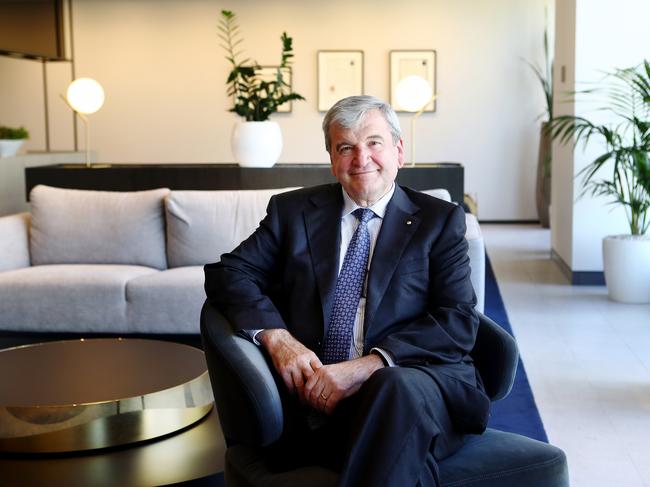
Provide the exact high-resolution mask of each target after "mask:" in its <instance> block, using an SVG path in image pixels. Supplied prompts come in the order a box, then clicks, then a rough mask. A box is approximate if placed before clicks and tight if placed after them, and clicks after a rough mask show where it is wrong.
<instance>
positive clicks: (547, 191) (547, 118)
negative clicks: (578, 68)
mask: <svg viewBox="0 0 650 487" xmlns="http://www.w3.org/2000/svg"><path fill="white" fill-rule="evenodd" d="M545 14H546V13H545ZM547 23H548V21H547ZM527 64H528V66H530V68H531V69H532V70H533V72H534V73H535V77H536V78H537V80H538V81H539V84H540V86H541V88H542V90H543V92H544V100H545V102H546V110H545V111H544V113H542V114H541V115H540V116H539V118H543V119H544V120H543V121H542V125H541V127H540V131H539V150H538V153H537V178H536V182H535V203H536V205H537V216H538V217H539V222H540V224H541V225H542V227H543V228H549V227H550V226H551V222H550V217H549V206H550V205H551V146H552V140H551V134H550V132H549V124H550V122H551V120H553V59H552V57H551V55H550V51H549V47H548V27H546V26H545V27H544V66H543V67H539V66H538V65H536V64H532V63H530V62H527Z"/></svg>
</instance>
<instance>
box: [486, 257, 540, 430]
mask: <svg viewBox="0 0 650 487" xmlns="http://www.w3.org/2000/svg"><path fill="white" fill-rule="evenodd" d="M485 314H486V315H487V316H489V317H490V318H492V319H493V320H494V321H496V322H497V323H498V324H499V325H501V326H502V327H503V328H504V329H505V330H506V331H507V332H508V333H510V334H511V335H513V333H512V327H511V326H510V322H509V321H508V314H507V313H506V308H505V306H504V304H503V298H502V297H501V292H500V291H499V284H498V283H497V280H496V276H495V275H494V270H493V269H492V263H491V262H490V259H489V258H488V256H487V254H486V256H485ZM488 426H489V427H490V428H494V429H498V430H502V431H510V432H512V433H519V434H520V435H524V436H528V437H529V438H533V439H535V440H540V441H544V442H546V443H548V437H547V436H546V431H545V430H544V424H543V423H542V418H541V417H540V416H539V411H538V409H537V405H536V404H535V398H534V397H533V391H532V390H531V388H530V384H529V383H528V377H526V370H525V368H524V363H523V362H522V359H521V357H520V358H519V365H518V366H517V373H516V375H515V384H514V386H513V387H512V391H511V392H510V394H509V395H508V397H506V398H505V399H502V400H501V401H497V402H495V403H493V404H492V416H491V418H490V422H489V425H488Z"/></svg>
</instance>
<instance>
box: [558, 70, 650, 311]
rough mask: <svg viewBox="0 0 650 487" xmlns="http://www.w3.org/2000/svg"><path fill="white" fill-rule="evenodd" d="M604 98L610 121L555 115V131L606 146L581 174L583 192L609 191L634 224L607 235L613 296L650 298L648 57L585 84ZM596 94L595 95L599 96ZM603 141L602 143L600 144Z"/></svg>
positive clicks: (638, 300) (607, 278)
mask: <svg viewBox="0 0 650 487" xmlns="http://www.w3.org/2000/svg"><path fill="white" fill-rule="evenodd" d="M603 94H605V95H606V98H605V100H606V101H605V102H602V101H601V102H600V110H599V115H601V116H603V118H600V117H599V118H598V119H597V120H607V121H606V122H601V121H594V120H589V119H587V118H586V117H582V116H573V115H564V116H560V117H556V118H554V119H553V121H552V124H551V127H552V135H553V137H554V138H558V139H559V140H560V141H561V142H563V143H567V142H570V141H574V142H575V143H578V142H583V143H584V144H585V145H586V144H587V143H588V142H591V141H593V142H600V143H601V144H602V147H603V149H602V150H603V152H602V153H601V154H599V155H598V157H596V158H595V159H594V160H593V161H591V163H590V164H588V165H587V166H585V167H584V168H583V169H582V170H581V172H580V173H579V175H581V176H582V186H583V192H582V193H581V195H584V194H585V193H590V194H591V195H593V196H605V197H607V198H608V199H609V202H610V203H611V204H613V205H619V206H622V207H623V209H624V210H625V214H626V216H627V221H628V223H629V226H630V233H629V234H626V235H612V236H608V237H605V238H604V239H603V267H604V271H605V281H606V283H607V289H608V292H609V296H610V298H612V299H614V300H616V301H622V302H627V303H648V302H650V235H647V234H646V232H647V231H648V228H649V227H650V62H648V61H647V60H645V61H644V62H643V63H642V64H641V65H639V66H637V67H634V68H628V69H619V70H616V71H614V72H610V73H608V75H607V77H606V80H605V85H604V86H603V87H600V88H595V89H590V90H584V91H581V92H578V93H577V95H588V96H589V97H590V99H591V98H594V99H595V101H599V100H602V98H601V96H602V95H603ZM596 97H597V98H596ZM599 147H601V146H599Z"/></svg>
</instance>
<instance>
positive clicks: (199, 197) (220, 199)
mask: <svg viewBox="0 0 650 487" xmlns="http://www.w3.org/2000/svg"><path fill="white" fill-rule="evenodd" d="M291 189H296V188H282V189H258V190H233V191H171V192H170V194H169V196H168V197H167V198H166V200H165V211H166V216H167V261H168V262H169V267H181V266H188V265H204V264H207V263H209V262H216V261H218V260H219V258H220V257H221V254H223V253H225V252H230V251H231V250H233V249H234V248H235V247H236V246H237V245H239V244H240V243H241V242H242V241H243V240H244V239H245V238H247V237H248V236H249V235H250V234H251V233H253V231H254V230H255V229H256V228H257V225H258V224H259V223H260V221H261V220H262V218H264V215H265V214H266V207H267V205H268V203H269V199H270V198H271V196H273V195H274V194H277V193H283V192H285V191H289V190H291Z"/></svg>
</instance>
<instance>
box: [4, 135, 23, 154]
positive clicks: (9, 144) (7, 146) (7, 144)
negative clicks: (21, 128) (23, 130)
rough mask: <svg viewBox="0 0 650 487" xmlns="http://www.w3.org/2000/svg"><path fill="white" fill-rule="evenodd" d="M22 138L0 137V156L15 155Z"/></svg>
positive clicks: (21, 143)
mask: <svg viewBox="0 0 650 487" xmlns="http://www.w3.org/2000/svg"><path fill="white" fill-rule="evenodd" d="M23 142H25V140H24V139H0V157H13V156H15V155H16V153H17V152H18V150H19V149H20V146H22V145H23Z"/></svg>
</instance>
